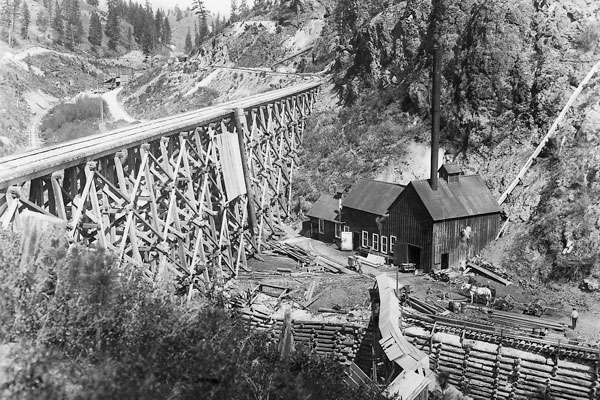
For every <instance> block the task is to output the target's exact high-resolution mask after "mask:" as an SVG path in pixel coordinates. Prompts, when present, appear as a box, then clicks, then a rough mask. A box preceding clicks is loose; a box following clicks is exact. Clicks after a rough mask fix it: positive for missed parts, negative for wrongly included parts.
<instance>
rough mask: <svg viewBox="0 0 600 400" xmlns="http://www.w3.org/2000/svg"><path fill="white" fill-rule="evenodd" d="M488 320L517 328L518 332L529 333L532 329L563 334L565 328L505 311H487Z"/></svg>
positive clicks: (540, 319)
mask: <svg viewBox="0 0 600 400" xmlns="http://www.w3.org/2000/svg"><path fill="white" fill-rule="evenodd" d="M488 318H489V320H490V321H493V322H495V323H497V324H499V325H509V326H514V327H517V328H518V329H519V330H523V331H528V332H531V331H533V330H534V329H541V330H544V329H546V328H548V329H549V330H554V331H556V332H564V331H565V329H566V327H565V325H564V324H563V323H559V322H555V321H551V320H549V319H544V318H539V317H531V316H527V315H520V314H514V313H510V312H506V311H499V310H488Z"/></svg>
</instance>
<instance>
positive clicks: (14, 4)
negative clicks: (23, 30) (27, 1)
mask: <svg viewBox="0 0 600 400" xmlns="http://www.w3.org/2000/svg"><path fill="white" fill-rule="evenodd" d="M20 4H21V0H6V6H5V7H4V10H3V13H4V12H7V16H8V19H7V22H8V46H9V47H13V46H14V42H15V25H16V24H17V17H18V16H19V14H20V12H19V5H20Z"/></svg>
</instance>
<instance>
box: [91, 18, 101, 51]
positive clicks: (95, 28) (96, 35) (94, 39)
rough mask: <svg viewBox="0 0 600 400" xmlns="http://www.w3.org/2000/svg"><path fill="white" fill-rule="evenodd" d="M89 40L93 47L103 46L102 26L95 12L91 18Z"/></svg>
mask: <svg viewBox="0 0 600 400" xmlns="http://www.w3.org/2000/svg"><path fill="white" fill-rule="evenodd" d="M88 40H89V41H90V43H91V44H92V45H93V46H100V45H102V25H101V24H100V17H99V16H98V13H95V12H94V13H92V16H91V17H90V29H89V34H88Z"/></svg>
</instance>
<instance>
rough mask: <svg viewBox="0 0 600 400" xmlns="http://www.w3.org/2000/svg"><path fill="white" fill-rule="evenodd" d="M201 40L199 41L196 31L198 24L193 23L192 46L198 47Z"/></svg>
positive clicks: (198, 34) (198, 33)
mask: <svg viewBox="0 0 600 400" xmlns="http://www.w3.org/2000/svg"><path fill="white" fill-rule="evenodd" d="M201 43H202V40H201V39H200V32H199V31H198V23H197V22H196V21H194V46H195V47H200V44H201Z"/></svg>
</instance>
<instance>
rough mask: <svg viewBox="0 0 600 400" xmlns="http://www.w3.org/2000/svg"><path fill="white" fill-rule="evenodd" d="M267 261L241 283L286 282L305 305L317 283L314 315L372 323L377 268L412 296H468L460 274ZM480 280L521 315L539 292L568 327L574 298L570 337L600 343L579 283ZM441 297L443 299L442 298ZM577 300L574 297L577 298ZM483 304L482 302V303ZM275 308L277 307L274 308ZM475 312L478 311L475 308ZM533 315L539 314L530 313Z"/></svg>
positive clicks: (254, 264)
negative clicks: (443, 276) (343, 269)
mask: <svg viewBox="0 0 600 400" xmlns="http://www.w3.org/2000/svg"><path fill="white" fill-rule="evenodd" d="M284 242H286V243H290V244H295V245H297V246H299V247H301V248H303V249H305V250H306V251H308V252H309V253H312V254H314V255H326V256H328V257H329V258H333V259H335V260H336V261H338V262H340V263H343V264H344V265H347V261H348V256H350V255H352V254H353V253H352V252H347V251H340V250H338V249H337V248H336V247H335V246H334V245H329V244H325V243H323V242H319V241H316V240H312V239H309V238H305V237H302V236H299V235H298V234H296V233H294V232H292V231H291V230H290V231H288V237H287V238H286V239H285V240H284ZM262 258H263V260H264V261H259V260H256V259H254V260H250V261H249V266H250V267H251V268H252V270H253V271H254V273H255V277H254V279H251V278H248V279H242V280H240V284H241V285H243V286H244V287H246V288H253V287H255V286H256V285H257V284H258V283H260V282H265V283H270V284H274V285H279V286H282V287H288V288H290V289H291V291H292V295H291V296H290V297H291V298H292V299H293V302H292V305H291V306H292V307H293V308H298V309H301V308H302V306H301V305H300V304H302V303H304V302H305V295H306V293H307V291H308V290H309V287H310V285H311V283H312V282H315V283H316V287H315V288H314V291H313V299H314V298H315V297H316V296H318V298H317V300H316V301H314V302H313V303H312V304H310V305H309V306H308V310H307V311H308V312H310V313H312V315H313V316H314V317H315V318H317V319H318V318H321V317H324V316H327V315H330V314H329V313H320V312H319V311H318V310H319V308H334V309H335V308H340V309H343V310H346V311H348V312H349V314H343V315H337V317H343V318H347V319H348V320H349V321H351V322H360V323H364V324H366V323H368V318H369V317H370V299H369V289H371V288H373V287H374V284H375V277H376V276H377V275H379V274H388V275H390V276H392V277H394V278H396V277H397V279H398V286H399V287H402V286H404V285H410V290H411V292H412V295H413V296H416V297H418V298H421V299H428V300H434V301H435V300H437V301H439V304H440V305H444V306H447V305H448V301H449V300H457V301H464V302H467V303H468V302H469V301H470V299H468V298H467V297H466V296H464V295H463V294H461V290H460V285H461V283H462V282H463V281H465V280H466V279H468V277H459V278H458V279H457V280H456V281H457V282H454V283H452V282H450V283H448V282H441V281H438V280H435V279H433V278H432V277H431V276H429V275H415V274H414V273H402V272H397V269H396V268H395V267H392V266H383V267H380V268H372V267H368V266H363V273H362V274H359V273H356V272H354V271H352V272H353V273H351V274H334V273H330V272H326V271H316V272H307V271H306V270H305V269H304V270H303V269H302V267H301V266H300V265H299V264H298V263H297V262H296V261H294V260H292V259H290V258H288V257H285V256H279V255H271V254H263V256H262ZM277 268H289V269H290V270H291V271H292V272H291V273H278V272H277ZM474 279H475V280H476V281H477V282H478V283H480V284H489V285H491V286H493V287H494V288H495V289H496V298H500V297H505V296H507V295H510V296H512V298H513V299H514V301H515V307H514V309H513V310H512V312H514V313H515V314H519V315H523V311H524V310H525V309H526V308H527V305H528V304H529V303H530V302H532V301H534V300H535V299H537V298H540V299H544V300H546V302H547V307H548V308H547V309H546V311H545V313H544V315H543V316H542V318H544V319H548V320H552V321H555V322H560V323H563V324H565V326H567V327H569V326H570V324H571V320H570V313H571V310H572V304H576V307H577V308H578V310H579V314H580V317H579V320H578V324H577V328H576V329H575V331H571V330H570V329H567V332H566V335H567V336H568V337H577V338H579V340H580V342H582V343H588V344H592V345H596V344H600V334H599V332H600V318H599V317H598V313H600V310H596V309H595V308H594V307H593V304H597V302H598V296H597V295H595V294H586V293H583V292H581V291H580V290H579V289H574V288H573V289H567V288H564V287H562V286H558V285H557V286H556V287H554V288H544V289H543V290H542V289H540V288H531V287H529V288H522V287H520V286H519V285H518V283H515V284H512V285H509V286H504V285H502V284H500V283H497V282H494V281H491V280H488V279H486V278H484V277H482V276H474ZM442 299H443V300H442ZM573 302H575V303H573ZM476 306H477V305H476ZM481 306H483V305H481ZM273 311H275V310H273ZM471 313H473V314H472V315H473V316H476V314H475V313H476V312H475V311H471ZM531 318H536V317H534V316H532V317H531Z"/></svg>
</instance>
